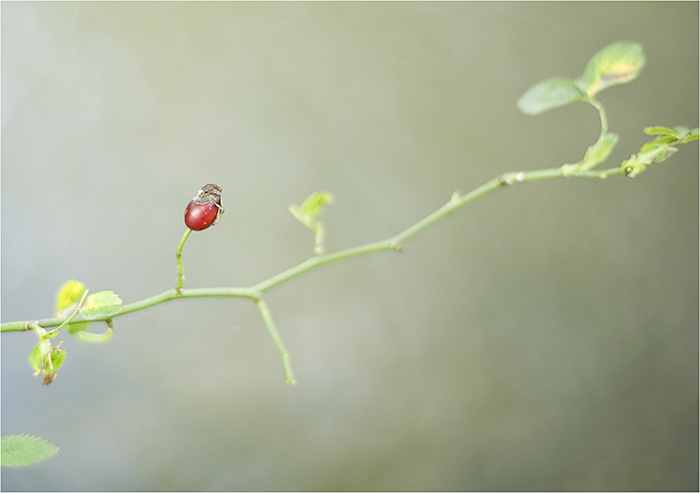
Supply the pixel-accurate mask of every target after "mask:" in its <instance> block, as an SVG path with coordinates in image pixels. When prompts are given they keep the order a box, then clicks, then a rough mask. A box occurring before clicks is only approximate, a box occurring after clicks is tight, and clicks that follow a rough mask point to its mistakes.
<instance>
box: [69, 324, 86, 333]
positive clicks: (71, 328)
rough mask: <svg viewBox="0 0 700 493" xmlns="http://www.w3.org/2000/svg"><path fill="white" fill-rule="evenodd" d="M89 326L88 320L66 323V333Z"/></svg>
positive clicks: (77, 331) (75, 331) (78, 330)
mask: <svg viewBox="0 0 700 493" xmlns="http://www.w3.org/2000/svg"><path fill="white" fill-rule="evenodd" d="M88 327H90V322H78V323H75V324H68V333H69V334H76V333H80V332H81V331H83V330H85V329H87V328H88Z"/></svg>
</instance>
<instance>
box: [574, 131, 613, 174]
mask: <svg viewBox="0 0 700 493" xmlns="http://www.w3.org/2000/svg"><path fill="white" fill-rule="evenodd" d="M617 140H618V137H617V135H615V134H611V133H608V134H605V135H604V136H603V137H601V138H600V139H598V141H597V142H596V143H595V144H594V145H592V146H591V147H589V148H588V150H587V151H586V155H585V157H584V158H583V161H582V162H581V164H580V166H579V170H581V171H587V170H590V169H593V168H594V167H595V166H597V165H598V164H600V163H602V162H603V161H605V160H606V159H607V158H608V156H609V155H610V153H611V152H612V150H613V148H614V147H615V145H616V144H617Z"/></svg>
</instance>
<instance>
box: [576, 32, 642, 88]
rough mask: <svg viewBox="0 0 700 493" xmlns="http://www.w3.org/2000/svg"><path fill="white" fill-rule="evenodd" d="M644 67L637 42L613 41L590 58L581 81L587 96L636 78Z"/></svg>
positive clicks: (640, 48) (640, 49)
mask: <svg viewBox="0 0 700 493" xmlns="http://www.w3.org/2000/svg"><path fill="white" fill-rule="evenodd" d="M643 67H644V53H642V47H641V46H640V45H639V44H637V43H631V42H619V43H613V44H610V45H608V46H606V47H605V48H603V49H602V50H600V51H599V52H598V53H596V54H595V55H594V56H593V58H591V59H590V61H589V62H588V65H586V70H585V71H584V72H583V77H582V78H581V83H582V85H583V88H584V89H585V91H586V93H587V94H588V96H589V97H592V96H594V95H596V94H598V93H599V92H600V91H602V90H603V89H606V88H608V87H610V86H614V85H617V84H625V83H627V82H631V81H633V80H634V79H636V78H637V76H638V75H639V72H640V71H641V70H642V68H643Z"/></svg>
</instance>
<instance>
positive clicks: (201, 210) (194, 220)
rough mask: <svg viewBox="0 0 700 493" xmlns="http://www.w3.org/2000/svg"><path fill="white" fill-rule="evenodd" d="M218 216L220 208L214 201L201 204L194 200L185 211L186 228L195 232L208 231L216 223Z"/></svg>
mask: <svg viewBox="0 0 700 493" xmlns="http://www.w3.org/2000/svg"><path fill="white" fill-rule="evenodd" d="M218 214H219V208H218V207H217V206H216V204H215V203H214V202H213V201H212V202H207V203H206V204H200V203H198V202H197V199H192V201H191V202H190V203H189V204H187V209H185V226H187V227H188V228H190V229H191V230H193V231H201V230H203V229H207V228H208V227H209V226H211V225H212V224H213V223H214V221H215V220H216V216H218Z"/></svg>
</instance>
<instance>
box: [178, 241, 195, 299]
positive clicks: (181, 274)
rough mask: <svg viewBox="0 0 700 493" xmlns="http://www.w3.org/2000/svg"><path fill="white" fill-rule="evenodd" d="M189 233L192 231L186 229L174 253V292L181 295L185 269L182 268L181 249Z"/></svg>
mask: <svg viewBox="0 0 700 493" xmlns="http://www.w3.org/2000/svg"><path fill="white" fill-rule="evenodd" d="M191 232H192V230H191V229H190V228H187V231H185V234H184V235H182V239H181V240H180V244H179V245H178V246H177V252H175V257H176V258H177V287H176V288H175V290H176V291H177V292H178V293H182V286H183V284H184V282H185V268H184V267H183V266H182V247H184V246H185V241H187V237H188V236H189V235H190V233H191Z"/></svg>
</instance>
